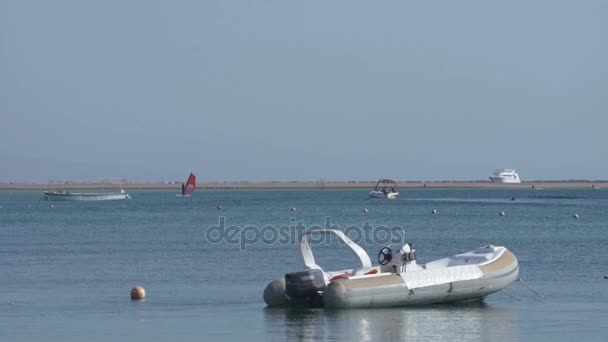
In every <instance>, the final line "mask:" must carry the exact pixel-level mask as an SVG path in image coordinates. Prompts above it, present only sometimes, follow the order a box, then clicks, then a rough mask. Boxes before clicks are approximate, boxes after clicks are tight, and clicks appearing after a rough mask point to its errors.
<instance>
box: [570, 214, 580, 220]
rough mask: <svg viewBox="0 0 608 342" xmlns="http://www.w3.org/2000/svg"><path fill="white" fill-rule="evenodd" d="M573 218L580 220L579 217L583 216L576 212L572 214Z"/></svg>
mask: <svg viewBox="0 0 608 342" xmlns="http://www.w3.org/2000/svg"><path fill="white" fill-rule="evenodd" d="M572 218H574V219H577V220H578V219H579V218H581V215H580V214H579V213H574V214H572Z"/></svg>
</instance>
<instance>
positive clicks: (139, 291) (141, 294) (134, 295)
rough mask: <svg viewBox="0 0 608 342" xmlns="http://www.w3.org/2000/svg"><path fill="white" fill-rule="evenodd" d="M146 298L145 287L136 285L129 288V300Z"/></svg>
mask: <svg viewBox="0 0 608 342" xmlns="http://www.w3.org/2000/svg"><path fill="white" fill-rule="evenodd" d="M144 298H146V289H144V288H143V287H142V286H136V287H134V288H132V289H131V300H143V299H144Z"/></svg>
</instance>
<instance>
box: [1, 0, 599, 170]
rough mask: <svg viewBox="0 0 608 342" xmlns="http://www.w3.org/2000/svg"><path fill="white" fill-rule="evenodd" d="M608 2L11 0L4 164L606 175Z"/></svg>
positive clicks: (5, 2) (4, 51) (4, 46)
mask: <svg viewBox="0 0 608 342" xmlns="http://www.w3.org/2000/svg"><path fill="white" fill-rule="evenodd" d="M607 37H608V1H604V0H598V1H553V0H552V1H500V2H498V1H433V2H431V1H381V2H370V1H297V2H296V1H278V0H277V1H220V0H218V1H195V0H192V1H149V0H141V1H134V0H127V1H124V0H117V1H108V0H104V1H86V0H73V1H65V0H54V1H43V0H40V1H27V0H2V1H0V182H2V181H24V180H25V181H46V180H48V179H84V178H92V177H126V178H129V179H130V180H150V181H155V180H164V179H176V178H177V179H182V178H184V179H185V177H186V176H187V174H188V172H190V171H194V172H196V173H197V174H198V176H199V180H201V181H224V180H226V181H232V180H249V181H256V180H316V179H319V178H325V179H328V180H351V179H360V180H365V179H370V180H371V179H377V178H380V177H390V178H395V179H400V180H437V179H446V180H447V179H453V180H472V179H486V178H487V176H489V174H490V173H491V171H492V169H494V168H499V167H512V168H516V169H517V170H518V171H519V173H520V175H521V177H522V178H523V179H524V180H525V179H608V158H607V154H606V147H608V134H607V131H606V129H607V128H608V111H607V110H608V44H607V39H608V38H607Z"/></svg>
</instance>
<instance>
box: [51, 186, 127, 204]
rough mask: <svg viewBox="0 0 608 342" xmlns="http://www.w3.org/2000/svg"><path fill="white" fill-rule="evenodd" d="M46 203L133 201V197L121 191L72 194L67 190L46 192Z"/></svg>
mask: <svg viewBox="0 0 608 342" xmlns="http://www.w3.org/2000/svg"><path fill="white" fill-rule="evenodd" d="M43 198H44V200H46V201H115V200H124V199H131V196H129V194H127V193H126V192H125V190H123V189H120V192H71V191H67V190H58V191H45V192H44V197H43Z"/></svg>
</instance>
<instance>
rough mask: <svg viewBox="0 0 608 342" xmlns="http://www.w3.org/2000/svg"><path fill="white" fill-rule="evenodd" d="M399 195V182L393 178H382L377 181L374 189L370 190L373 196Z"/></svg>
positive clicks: (394, 196) (395, 196)
mask: <svg viewBox="0 0 608 342" xmlns="http://www.w3.org/2000/svg"><path fill="white" fill-rule="evenodd" d="M397 196H399V191H397V183H396V182H395V181H394V180H391V179H380V180H379V181H378V183H376V187H375V188H374V190H372V191H370V192H369V197H371V198H387V199H395V198H397Z"/></svg>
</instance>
